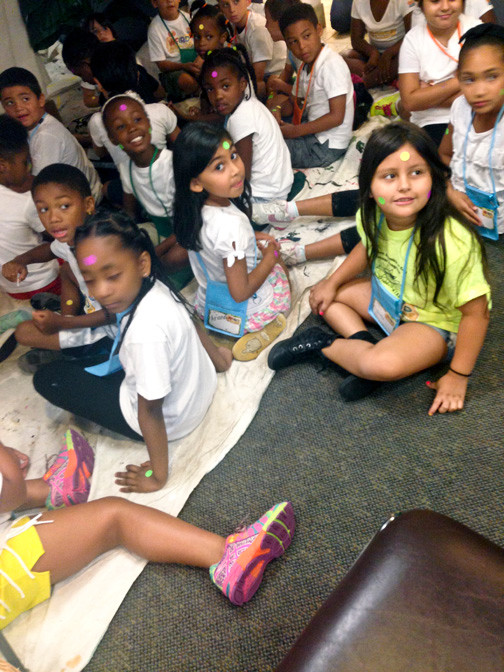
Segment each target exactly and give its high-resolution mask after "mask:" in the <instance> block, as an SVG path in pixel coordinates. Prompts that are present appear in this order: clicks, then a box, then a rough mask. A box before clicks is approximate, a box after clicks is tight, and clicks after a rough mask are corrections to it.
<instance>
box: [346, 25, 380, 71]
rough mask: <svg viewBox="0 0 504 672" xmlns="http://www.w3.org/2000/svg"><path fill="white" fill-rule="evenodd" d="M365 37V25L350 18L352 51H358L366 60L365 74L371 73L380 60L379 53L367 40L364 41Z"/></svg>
mask: <svg viewBox="0 0 504 672" xmlns="http://www.w3.org/2000/svg"><path fill="white" fill-rule="evenodd" d="M365 35H366V24H365V23H364V21H361V20H360V19H354V18H352V20H351V22H350V39H351V42H352V49H355V51H358V52H359V54H362V55H363V56H364V57H365V58H366V59H367V63H366V67H365V71H366V72H371V70H374V68H376V66H377V65H378V60H379V58H380V52H379V51H378V49H376V48H375V47H373V46H372V45H371V44H370V43H369V42H368V41H367V40H365V39H364V38H365Z"/></svg>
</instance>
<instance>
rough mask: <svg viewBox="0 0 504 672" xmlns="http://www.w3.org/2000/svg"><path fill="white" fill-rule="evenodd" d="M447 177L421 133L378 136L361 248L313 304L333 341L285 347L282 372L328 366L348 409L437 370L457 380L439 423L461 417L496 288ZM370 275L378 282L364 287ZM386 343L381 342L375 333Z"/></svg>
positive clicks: (444, 388) (274, 359)
mask: <svg viewBox="0 0 504 672" xmlns="http://www.w3.org/2000/svg"><path fill="white" fill-rule="evenodd" d="M448 175H449V169H448V168H447V167H446V166H445V165H444V164H443V163H442V162H441V160H440V158H439V155H438V153H437V150H436V146H435V145H434V143H433V142H432V140H431V139H430V138H429V136H428V135H427V134H426V133H425V131H423V130H422V129H420V128H418V126H415V125H414V124H409V123H407V122H400V123H394V124H387V125H386V126H384V127H382V128H380V129H378V130H376V131H374V132H373V134H372V135H371V136H370V138H369V140H368V143H367V145H366V148H365V150H364V154H363V157H362V164H361V169H360V173H359V188H360V192H361V203H362V207H361V210H360V212H359V214H358V216H357V228H358V232H359V236H360V238H361V241H360V242H359V243H357V245H356V246H355V247H354V248H353V250H352V252H351V253H350V254H349V255H348V257H347V258H346V259H345V261H344V262H343V264H341V266H340V267H339V268H338V269H337V270H336V271H335V272H334V273H333V274H332V275H331V276H330V277H328V278H326V279H324V280H322V281H321V282H319V283H318V284H317V285H315V287H313V288H312V290H311V292H310V307H311V309H312V312H313V313H314V314H316V315H321V316H322V317H323V318H324V319H325V320H326V322H327V323H328V324H329V325H330V327H331V328H332V329H333V332H332V333H327V332H326V331H324V330H322V329H320V328H319V327H312V328H310V329H306V330H305V331H302V332H300V333H299V334H297V335H295V336H293V337H292V338H291V339H288V340H286V341H283V342H282V343H279V344H277V345H276V346H274V347H273V349H272V350H271V351H270V353H269V358H268V364H269V366H270V367H271V368H272V369H275V370H277V369H281V368H283V367H285V366H289V365H291V364H294V363H296V362H297V361H301V360H302V359H303V357H306V355H316V356H318V355H320V354H322V356H323V357H327V358H328V359H329V360H330V361H332V362H335V363H336V364H338V365H339V366H340V367H342V368H343V369H345V370H346V371H347V372H348V374H349V375H347V377H346V378H345V380H344V381H343V383H342V384H341V385H340V388H339V389H340V393H341V395H342V397H343V398H344V399H345V401H354V400H357V399H360V398H362V397H364V396H366V395H368V394H370V393H371V392H372V391H373V390H374V389H376V388H377V387H378V386H380V385H381V384H382V382H383V381H393V380H400V379H401V378H405V377H406V376H411V375H413V374H414V373H417V372H419V371H422V370H424V369H426V368H429V367H431V366H433V365H435V364H438V363H439V362H444V361H447V362H449V366H448V371H447V372H446V373H445V374H444V375H443V376H441V378H439V380H437V381H436V382H434V383H431V382H430V381H428V382H427V385H428V387H429V388H430V389H432V390H435V391H436V396H435V398H434V401H433V403H432V404H431V405H430V408H429V415H433V414H434V413H436V412H439V413H446V412H453V411H457V410H460V409H461V408H462V407H463V405H464V400H465V396H466V391H467V384H468V381H469V377H470V376H471V375H472V371H473V369H474V367H475V366H476V360H477V358H478V355H479V353H480V350H481V348H482V346H483V342H484V340H485V335H486V330H487V327H488V321H489V309H490V307H491V303H490V287H489V285H488V281H487V278H486V259H485V249H484V247H483V245H482V243H481V240H480V238H479V236H478V235H477V233H476V232H475V231H474V229H473V227H471V226H470V225H469V224H467V223H466V222H465V221H463V220H459V219H457V217H456V216H454V214H455V211H454V210H453V209H452V208H451V207H450V205H449V203H448V200H447V197H446V181H447V177H448ZM368 266H371V278H369V277H362V275H361V274H362V273H363V271H365V270H366V268H367V267H368ZM365 321H366V322H372V323H375V324H376V325H377V326H379V327H380V328H381V329H382V330H383V332H384V333H385V337H384V338H382V339H381V340H377V339H376V338H375V336H374V335H373V334H371V333H370V332H369V331H368V329H367V326H366V322H365Z"/></svg>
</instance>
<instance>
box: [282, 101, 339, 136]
mask: <svg viewBox="0 0 504 672" xmlns="http://www.w3.org/2000/svg"><path fill="white" fill-rule="evenodd" d="M345 111H346V95H342V96H335V97H334V98H329V112H328V113H327V114H323V115H322V116H321V117H319V118H318V119H314V120H313V121H307V122H306V123H303V124H297V125H295V124H286V123H285V122H283V121H281V122H280V129H281V131H282V135H283V137H284V138H300V137H302V136H303V135H315V133H322V132H323V131H328V130H329V129H330V128H335V127H336V126H340V125H341V124H342V123H343V120H344V119H345Z"/></svg>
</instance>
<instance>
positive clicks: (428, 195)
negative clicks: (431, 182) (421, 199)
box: [427, 190, 432, 198]
mask: <svg viewBox="0 0 504 672" xmlns="http://www.w3.org/2000/svg"><path fill="white" fill-rule="evenodd" d="M431 194H432V191H430V190H429V193H428V194H427V198H430V196H431Z"/></svg>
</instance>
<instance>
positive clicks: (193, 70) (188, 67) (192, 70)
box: [182, 63, 201, 78]
mask: <svg viewBox="0 0 504 672" xmlns="http://www.w3.org/2000/svg"><path fill="white" fill-rule="evenodd" d="M182 70H185V71H186V72H188V73H189V74H190V75H192V76H193V77H195V78H197V77H198V76H199V73H200V70H201V68H198V66H197V65H196V63H183V64H182Z"/></svg>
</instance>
